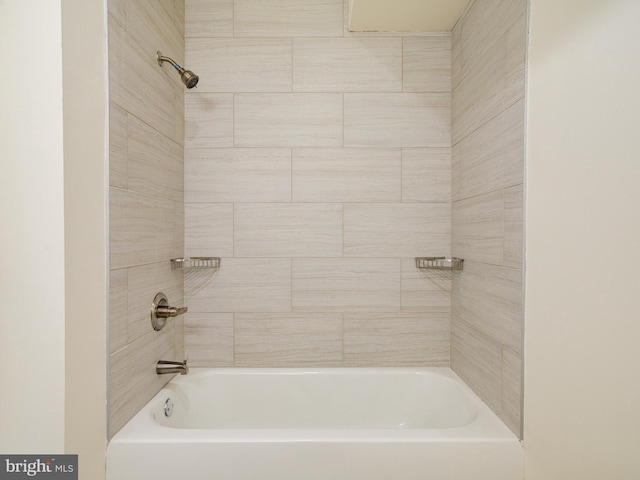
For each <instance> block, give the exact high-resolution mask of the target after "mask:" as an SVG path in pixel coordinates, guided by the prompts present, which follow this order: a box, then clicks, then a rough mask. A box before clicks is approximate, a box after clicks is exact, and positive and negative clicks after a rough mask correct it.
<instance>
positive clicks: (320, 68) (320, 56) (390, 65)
mask: <svg viewBox="0 0 640 480" xmlns="http://www.w3.org/2000/svg"><path fill="white" fill-rule="evenodd" d="M293 90H294V91H296V92H400V91H402V39H399V38H322V39H314V38H296V39H294V41H293Z"/></svg>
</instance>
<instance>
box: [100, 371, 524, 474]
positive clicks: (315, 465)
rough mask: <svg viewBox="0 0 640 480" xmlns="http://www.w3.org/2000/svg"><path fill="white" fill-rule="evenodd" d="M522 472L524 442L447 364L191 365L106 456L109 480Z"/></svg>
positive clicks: (127, 428) (115, 440) (131, 424)
mask: <svg viewBox="0 0 640 480" xmlns="http://www.w3.org/2000/svg"><path fill="white" fill-rule="evenodd" d="M167 400H169V402H167ZM167 403H169V404H172V408H171V405H169V406H168V407H166V404H167ZM166 409H167V410H171V412H170V413H171V414H170V416H167V415H166V414H165V410H166ZM167 413H169V411H167ZM523 478H524V454H523V450H522V446H521V444H520V442H519V440H518V439H517V438H516V436H515V435H513V433H511V432H510V431H509V430H508V429H507V428H506V427H505V426H504V424H502V422H501V421H500V420H499V419H498V418H497V417H496V416H495V415H494V414H493V412H491V411H490V410H489V408H487V406H486V405H484V404H483V403H482V401H481V400H479V399H478V398H477V397H476V396H475V395H474V393H473V392H472V391H471V390H470V389H469V388H468V387H467V386H466V385H465V384H464V383H463V382H462V381H461V380H460V379H459V378H458V377H457V376H456V375H455V373H453V372H452V371H451V370H450V369H448V368H425V369H414V368H411V369H405V368H375V369H373V368H371V369H369V368H340V369H330V368H327V369H197V368H193V369H191V373H189V375H187V376H178V377H175V378H174V379H173V380H172V381H171V382H170V383H169V384H168V385H167V386H166V387H165V388H164V389H163V390H161V391H160V392H159V393H158V394H157V395H156V396H155V397H154V398H153V400H151V401H150V402H149V403H148V404H147V405H146V406H145V407H144V408H143V409H142V410H141V411H140V412H139V413H138V414H137V415H136V416H135V417H134V418H132V419H131V421H130V422H129V423H128V424H127V425H125V427H124V428H122V430H121V431H120V432H118V433H117V434H116V435H115V436H114V437H113V438H112V440H111V442H110V443H109V446H108V451H107V480H146V479H149V480H151V479H153V480H181V479H189V480H522V479H523Z"/></svg>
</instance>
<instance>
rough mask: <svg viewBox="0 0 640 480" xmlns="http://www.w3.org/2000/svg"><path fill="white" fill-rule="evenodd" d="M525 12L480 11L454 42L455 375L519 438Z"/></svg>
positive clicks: (505, 4) (501, 2)
mask: <svg viewBox="0 0 640 480" xmlns="http://www.w3.org/2000/svg"><path fill="white" fill-rule="evenodd" d="M526 10H527V2H526V0H488V1H475V2H474V3H473V4H472V5H471V7H470V8H469V9H468V11H467V12H466V14H465V15H464V16H463V17H462V18H461V19H460V20H459V21H458V23H457V24H456V26H455V27H454V30H453V32H452V38H451V44H452V49H451V66H452V82H451V84H452V88H453V91H452V132H451V133H452V183H451V189H452V199H453V207H452V244H453V245H452V249H453V254H454V255H455V256H458V257H462V258H464V259H465V263H464V271H462V272H461V273H460V274H459V275H455V276H454V277H453V285H452V297H451V308H452V319H451V366H452V368H453V369H454V370H455V371H456V372H457V373H458V374H459V375H460V376H461V377H462V378H463V379H464V380H465V381H466V382H467V383H468V384H469V385H470V386H471V387H472V388H473V389H474V390H475V391H476V393H478V394H479V395H480V397H481V398H482V399H483V400H484V401H485V402H486V403H487V404H488V405H489V406H490V407H491V408H492V409H493V410H494V411H495V412H496V413H497V414H498V415H499V416H500V417H501V418H502V419H503V421H504V422H505V423H506V424H507V426H509V428H510V429H511V430H513V431H514V432H515V433H516V434H518V435H519V434H520V432H521V425H520V424H521V421H520V411H521V404H522V396H521V384H522V332H523V329H522V327H523V324H522V300H523V285H522V278H523V276H522V272H523V255H522V249H523V181H524V180H523V179H524V100H523V98H524V65H525V47H526Z"/></svg>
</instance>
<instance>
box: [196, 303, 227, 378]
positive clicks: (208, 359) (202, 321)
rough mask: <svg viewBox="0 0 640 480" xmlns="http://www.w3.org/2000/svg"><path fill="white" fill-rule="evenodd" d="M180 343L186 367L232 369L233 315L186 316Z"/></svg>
mask: <svg viewBox="0 0 640 480" xmlns="http://www.w3.org/2000/svg"><path fill="white" fill-rule="evenodd" d="M184 342H185V348H186V350H187V352H188V354H187V361H188V362H189V365H190V366H192V367H232V366H233V314H232V313H187V315H186V318H185V326H184Z"/></svg>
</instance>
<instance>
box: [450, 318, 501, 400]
mask: <svg viewBox="0 0 640 480" xmlns="http://www.w3.org/2000/svg"><path fill="white" fill-rule="evenodd" d="M451 368H452V369H453V371H454V372H456V373H457V374H458V375H460V377H462V379H463V380H464V381H465V382H466V383H467V384H468V385H469V386H470V387H471V388H472V389H473V390H474V391H475V392H477V394H478V395H479V396H480V398H482V399H483V400H484V401H485V402H486V403H487V404H488V405H489V407H491V409H492V410H493V411H494V412H497V413H500V411H501V409H502V346H501V345H500V344H499V343H498V342H495V341H494V340H492V339H490V338H489V337H487V336H485V335H483V334H482V333H481V332H479V331H477V330H476V329H475V328H473V327H471V326H470V325H467V324H465V323H464V322H462V321H461V320H459V319H458V318H456V317H455V315H454V316H453V317H452V319H451Z"/></svg>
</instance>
